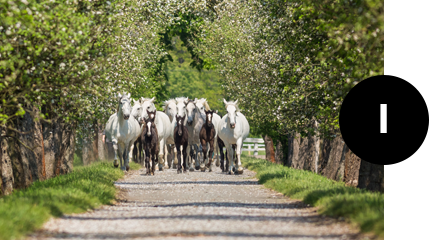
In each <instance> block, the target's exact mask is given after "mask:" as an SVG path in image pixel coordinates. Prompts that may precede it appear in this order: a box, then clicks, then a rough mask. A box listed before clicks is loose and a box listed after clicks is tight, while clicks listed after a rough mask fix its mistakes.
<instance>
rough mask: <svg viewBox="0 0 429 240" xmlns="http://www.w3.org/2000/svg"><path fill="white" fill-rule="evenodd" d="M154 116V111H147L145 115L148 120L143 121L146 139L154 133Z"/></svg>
mask: <svg viewBox="0 0 429 240" xmlns="http://www.w3.org/2000/svg"><path fill="white" fill-rule="evenodd" d="M155 114H156V110H155V111H153V112H150V111H149V110H148V111H147V115H148V116H149V118H148V119H147V120H145V127H146V128H147V133H146V135H147V136H148V137H150V136H151V135H152V133H154V129H155Z"/></svg>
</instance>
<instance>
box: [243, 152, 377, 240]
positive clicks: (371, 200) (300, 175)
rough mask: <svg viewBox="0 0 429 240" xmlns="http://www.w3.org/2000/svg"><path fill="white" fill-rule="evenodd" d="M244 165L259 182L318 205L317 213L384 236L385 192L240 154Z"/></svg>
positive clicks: (363, 230) (291, 196) (292, 196)
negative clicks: (347, 184)
mask: <svg viewBox="0 0 429 240" xmlns="http://www.w3.org/2000/svg"><path fill="white" fill-rule="evenodd" d="M242 156H243V157H242V159H243V165H244V166H245V167H246V168H248V169H250V170H253V171H255V172H257V175H256V176H257V178H258V179H259V183H261V184H264V185H265V186H266V187H268V188H271V189H274V190H276V191H278V192H281V193H283V194H284V195H286V196H289V197H290V198H293V199H299V200H302V201H304V202H305V203H307V204H310V205H312V206H316V207H319V213H320V214H324V215H327V216H333V217H344V218H346V219H348V220H349V221H350V222H351V223H352V224H355V225H357V226H358V227H360V229H361V231H362V232H372V233H375V234H376V235H377V236H378V237H379V238H383V237H384V194H381V193H375V192H370V191H366V190H363V189H359V188H355V187H348V186H346V185H345V184H344V183H343V182H336V181H333V180H331V179H328V178H326V177H323V176H321V175H318V174H315V173H313V172H310V171H304V170H298V169H293V168H289V167H285V166H282V165H278V164H273V163H270V162H268V161H265V160H263V159H256V158H252V157H248V156H246V155H244V154H243V155H242Z"/></svg>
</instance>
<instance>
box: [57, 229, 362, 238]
mask: <svg viewBox="0 0 429 240" xmlns="http://www.w3.org/2000/svg"><path fill="white" fill-rule="evenodd" d="M49 237H50V238H57V239H84V238H90V239H134V238H138V239H141V238H153V237H163V238H166V237H236V238H237V237H245V238H256V239H259V238H272V239H306V238H317V239H333V238H334V239H340V238H341V237H344V235H339V234H327V235H310V234H258V233H244V232H220V231H181V232H153V233H147V232H145V233H121V234H118V233H105V234H91V233H85V234H66V233H59V234H52V235H51V234H50V236H49ZM354 238H355V235H348V236H347V239H354Z"/></svg>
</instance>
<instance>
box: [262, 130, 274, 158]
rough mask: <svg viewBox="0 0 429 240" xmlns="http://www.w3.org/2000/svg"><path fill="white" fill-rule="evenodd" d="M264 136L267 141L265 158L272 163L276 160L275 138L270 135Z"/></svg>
mask: <svg viewBox="0 0 429 240" xmlns="http://www.w3.org/2000/svg"><path fill="white" fill-rule="evenodd" d="M262 137H263V139H264V143H265V159H266V160H268V161H270V162H272V163H275V162H276V160H275V152H274V143H273V139H272V138H271V137H270V136H268V135H263V136H262Z"/></svg>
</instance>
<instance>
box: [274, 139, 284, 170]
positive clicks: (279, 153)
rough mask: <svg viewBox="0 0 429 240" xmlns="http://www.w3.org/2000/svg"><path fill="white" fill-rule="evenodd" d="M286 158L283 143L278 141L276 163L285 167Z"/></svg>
mask: <svg viewBox="0 0 429 240" xmlns="http://www.w3.org/2000/svg"><path fill="white" fill-rule="evenodd" d="M284 158H285V156H284V154H283V145H282V143H281V142H280V141H279V140H277V144H276V157H275V159H276V163H277V164H281V165H284V164H285V159H284Z"/></svg>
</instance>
